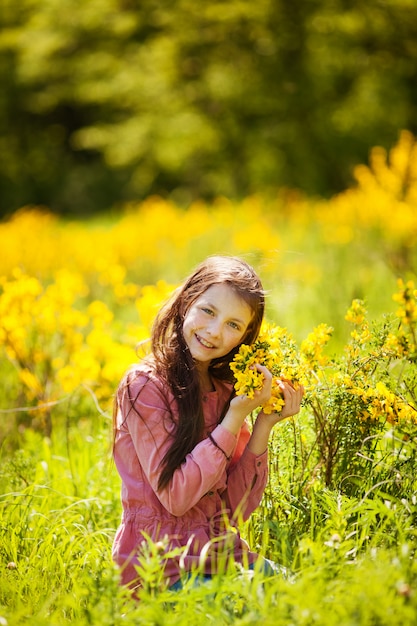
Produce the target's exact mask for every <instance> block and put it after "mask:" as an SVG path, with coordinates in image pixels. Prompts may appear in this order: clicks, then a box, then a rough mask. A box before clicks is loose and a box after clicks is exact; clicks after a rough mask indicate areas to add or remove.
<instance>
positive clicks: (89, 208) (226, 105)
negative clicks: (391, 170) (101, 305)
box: [0, 0, 417, 215]
mask: <svg viewBox="0 0 417 626" xmlns="http://www.w3.org/2000/svg"><path fill="white" fill-rule="evenodd" d="M0 80H1V91H0V214H2V215H4V214H7V213H9V212H11V211H13V210H14V209H16V208H18V207H20V206H22V205H23V204H27V203H36V204H46V205H48V206H49V207H50V208H51V209H53V210H55V211H58V212H61V213H66V214H78V215H82V214H87V213H91V212H95V211H99V210H101V209H105V208H109V207H110V206H113V205H115V204H117V203H119V202H124V201H127V200H129V199H138V198H143V197H145V196H148V195H149V194H153V193H160V194H172V195H173V197H174V199H175V200H176V201H177V202H179V203H184V204H187V203H188V202H189V201H191V200H192V199H193V198H196V197H204V198H206V199H207V198H211V197H214V196H217V195H220V194H224V195H227V196H232V197H236V196H243V195H245V194H248V193H252V192H256V191H259V190H262V191H264V192H268V191H274V190H276V189H277V188H280V187H289V188H299V189H301V190H304V191H305V192H307V193H309V194H321V195H329V194H332V193H334V192H336V191H339V190H341V189H343V188H345V187H346V186H347V185H349V184H350V182H351V179H350V175H351V168H352V166H353V165H354V164H356V163H359V162H364V161H366V160H367V155H368V151H369V149H370V148H371V147H372V146H374V145H383V146H386V147H388V146H390V145H392V144H393V143H395V141H396V140H397V137H398V132H399V130H400V129H403V128H407V129H409V130H411V131H412V132H414V133H416V132H417V0H384V1H383V0H369V1H368V2H366V3H365V2H361V1H360V0H327V1H326V2H321V1H319V0H291V2H289V1H288V0H257V2H253V1H252V0H211V1H209V2H208V1H205V0H202V2H198V3H195V2H192V1H191V0H175V1H172V0H171V1H167V0H85V1H84V2H78V1H77V0H19V2H16V0H1V7H0Z"/></svg>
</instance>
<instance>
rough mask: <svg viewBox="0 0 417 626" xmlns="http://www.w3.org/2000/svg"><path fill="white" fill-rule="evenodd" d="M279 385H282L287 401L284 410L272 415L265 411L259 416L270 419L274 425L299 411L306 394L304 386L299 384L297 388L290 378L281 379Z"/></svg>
mask: <svg viewBox="0 0 417 626" xmlns="http://www.w3.org/2000/svg"><path fill="white" fill-rule="evenodd" d="M278 385H279V386H280V387H281V390H282V395H283V396H284V401H285V404H284V406H283V407H282V410H281V411H280V412H279V413H271V414H270V415H265V413H263V411H261V412H260V413H259V416H262V419H263V420H266V419H268V421H269V422H270V423H271V424H272V425H274V424H277V423H278V422H281V421H282V420H283V419H285V418H286V417H291V416H292V415H296V414H297V413H299V411H300V407H301V401H302V399H303V395H304V387H303V386H302V385H299V386H298V387H297V388H295V387H294V385H293V383H292V382H291V381H290V380H287V379H284V380H281V379H280V380H278ZM259 416H258V417H259Z"/></svg>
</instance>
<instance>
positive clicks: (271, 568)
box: [169, 557, 286, 591]
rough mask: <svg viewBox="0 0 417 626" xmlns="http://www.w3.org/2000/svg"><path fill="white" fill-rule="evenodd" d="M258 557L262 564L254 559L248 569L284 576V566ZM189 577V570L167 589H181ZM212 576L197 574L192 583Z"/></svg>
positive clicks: (201, 581) (205, 580) (200, 582)
mask: <svg viewBox="0 0 417 626" xmlns="http://www.w3.org/2000/svg"><path fill="white" fill-rule="evenodd" d="M259 559H261V560H262V566H261V567H259V564H258V562H256V561H255V563H251V565H249V569H250V570H252V571H253V570H254V569H255V568H256V571H259V572H260V573H262V574H263V575H264V576H274V575H276V574H281V575H284V576H285V575H286V569H285V567H281V566H280V565H278V564H277V563H274V562H273V561H270V560H269V559H265V558H263V557H259ZM191 577H192V574H191V572H188V574H187V575H186V576H185V578H184V577H183V578H182V579H181V578H180V580H177V582H176V583H174V584H173V585H171V587H170V588H169V590H170V591H179V590H180V589H183V587H184V582H185V581H187V580H189V579H190V578H191ZM212 578H213V575H212V574H198V575H197V576H196V578H195V581H194V584H195V585H200V584H202V583H205V582H207V581H209V580H211V579H212Z"/></svg>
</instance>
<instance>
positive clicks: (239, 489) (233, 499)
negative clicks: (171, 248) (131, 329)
mask: <svg viewBox="0 0 417 626" xmlns="http://www.w3.org/2000/svg"><path fill="white" fill-rule="evenodd" d="M263 314H264V291H263V288H262V284H261V282H260V280H259V278H258V276H257V275H256V274H255V272H254V270H253V269H252V268H251V267H250V266H249V265H248V264H247V263H245V262H244V261H242V260H240V259H237V258H234V257H222V256H215V257H210V258H208V259H207V260H206V261H205V262H203V263H201V265H200V266H198V267H197V269H196V270H195V272H194V273H193V274H192V275H191V276H190V277H189V278H188V279H187V280H186V281H185V283H184V284H183V286H182V287H181V288H179V289H178V290H177V291H176V292H175V294H174V296H173V298H172V299H171V300H170V301H169V302H168V304H167V305H165V307H163V308H162V310H161V311H160V313H159V314H158V316H157V318H156V320H155V322H154V326H153V330H152V338H151V346H152V354H151V356H150V357H148V358H146V359H145V360H143V361H142V362H141V363H140V364H139V365H136V366H134V367H133V368H132V369H131V370H130V371H129V372H128V373H127V374H126V375H125V377H124V379H123V380H122V382H121V384H120V386H119V389H118V392H117V395H116V401H115V415H114V431H115V438H114V458H115V463H116V466H117V469H118V471H119V473H120V476H121V479H122V504H123V516H122V521H121V524H120V526H119V528H118V531H117V534H116V537H115V540H114V544H113V557H114V559H115V561H116V563H118V564H119V565H120V566H121V573H122V582H123V583H125V584H129V585H130V586H131V587H134V586H136V585H140V576H138V572H140V564H141V554H142V561H143V560H144V558H145V557H144V550H143V549H144V548H145V549H146V542H147V540H148V538H150V539H151V540H152V541H153V542H159V541H161V542H162V545H164V547H165V549H166V555H165V557H166V558H165V559H164V560H163V563H164V577H165V578H166V581H167V584H168V585H169V586H171V587H173V588H176V587H178V586H179V585H180V584H181V583H180V578H181V576H182V575H183V574H184V573H190V572H192V570H193V569H195V568H197V567H198V568H199V571H200V572H201V571H203V573H204V574H205V575H206V576H211V575H212V574H214V573H216V572H218V571H220V570H221V568H224V567H225V566H226V565H227V561H228V559H229V557H232V558H233V559H234V560H235V561H236V562H238V563H241V564H242V565H244V566H246V567H253V565H254V563H255V561H257V559H260V558H261V557H259V556H258V555H257V554H256V553H254V552H251V551H250V550H249V548H248V545H247V544H246V543H245V541H244V540H243V539H242V538H241V537H240V535H239V532H238V530H237V528H236V524H237V522H238V521H239V520H246V519H247V518H248V517H249V516H250V514H251V513H252V512H253V511H254V509H255V508H256V507H257V506H258V505H259V503H260V500H261V498H262V494H263V491H264V488H265V484H266V481H267V443H268V438H269V435H270V432H271V429H272V427H273V426H274V425H275V424H276V423H277V422H279V421H280V420H282V419H284V418H285V417H288V416H291V415H295V414H296V413H298V411H299V409H300V403H301V399H302V395H303V389H302V388H301V387H300V388H299V389H297V390H295V389H294V388H293V387H292V385H291V384H290V383H289V382H282V383H280V384H281V387H282V392H283V396H284V400H285V406H284V408H283V410H282V412H281V413H280V414H277V413H275V414H271V415H265V414H264V413H263V412H262V411H260V412H259V414H258V416H257V418H256V422H255V424H254V427H253V430H252V433H250V431H249V429H248V426H247V424H246V422H245V418H246V417H247V416H248V415H249V413H251V412H252V411H254V410H255V409H256V408H257V407H259V406H261V405H262V404H264V403H265V402H267V400H268V399H269V397H270V395H271V384H272V375H271V373H270V372H269V371H268V370H267V369H266V368H265V367H263V366H261V365H256V368H257V369H258V370H259V371H260V372H262V374H263V376H264V384H263V387H262V389H260V390H259V391H257V392H256V393H255V397H254V398H253V399H250V398H248V397H247V396H236V395H235V394H234V392H233V375H232V373H231V371H230V367H229V364H230V362H231V361H232V359H233V357H234V355H235V354H236V352H237V351H238V350H239V347H240V345H241V344H242V343H246V344H251V343H253V341H255V339H256V338H257V336H258V333H259V330H260V326H261V323H262V319H263ZM176 548H180V549H179V550H176Z"/></svg>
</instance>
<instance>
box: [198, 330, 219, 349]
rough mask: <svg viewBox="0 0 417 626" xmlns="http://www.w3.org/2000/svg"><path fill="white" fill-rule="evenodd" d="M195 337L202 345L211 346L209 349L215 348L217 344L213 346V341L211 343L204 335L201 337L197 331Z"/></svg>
mask: <svg viewBox="0 0 417 626" xmlns="http://www.w3.org/2000/svg"><path fill="white" fill-rule="evenodd" d="M195 337H196V339H197V341H198V343H201V345H202V346H204V347H205V348H209V349H211V350H212V349H213V348H215V347H216V346H213V344H212V343H210V342H209V341H206V340H205V339H203V337H200V335H197V333H196V334H195Z"/></svg>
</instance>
